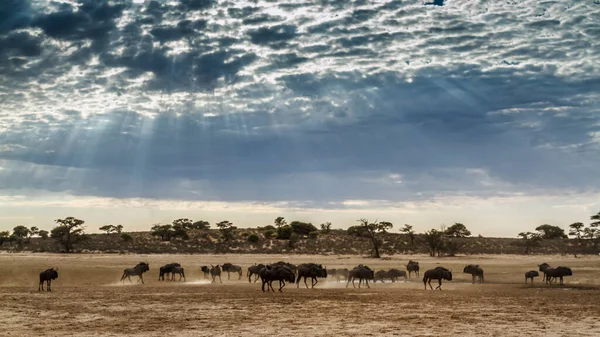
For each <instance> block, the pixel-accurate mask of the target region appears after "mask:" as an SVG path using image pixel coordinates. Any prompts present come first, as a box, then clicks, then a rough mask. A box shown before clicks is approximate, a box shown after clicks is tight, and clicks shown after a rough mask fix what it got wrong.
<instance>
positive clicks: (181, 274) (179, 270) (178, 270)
mask: <svg viewBox="0 0 600 337" xmlns="http://www.w3.org/2000/svg"><path fill="white" fill-rule="evenodd" d="M175 274H179V281H181V278H182V277H183V281H184V282H185V273H184V272H183V267H182V266H174V267H173V269H172V270H171V281H175Z"/></svg>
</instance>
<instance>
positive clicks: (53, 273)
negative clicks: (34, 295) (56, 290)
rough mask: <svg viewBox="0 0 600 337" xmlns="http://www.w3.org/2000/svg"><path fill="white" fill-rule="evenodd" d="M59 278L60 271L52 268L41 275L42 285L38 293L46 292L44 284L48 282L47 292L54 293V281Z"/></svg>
mask: <svg viewBox="0 0 600 337" xmlns="http://www.w3.org/2000/svg"><path fill="white" fill-rule="evenodd" d="M57 278H58V269H54V268H50V269H46V270H44V271H43V272H41V273H40V284H39V285H38V291H40V289H41V291H44V282H46V291H52V287H51V286H52V280H55V279H57Z"/></svg>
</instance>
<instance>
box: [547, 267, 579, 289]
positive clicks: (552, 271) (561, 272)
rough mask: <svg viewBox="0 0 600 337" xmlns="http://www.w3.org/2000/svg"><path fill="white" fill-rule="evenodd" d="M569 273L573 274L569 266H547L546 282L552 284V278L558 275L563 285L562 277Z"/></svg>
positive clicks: (569, 274)
mask: <svg viewBox="0 0 600 337" xmlns="http://www.w3.org/2000/svg"><path fill="white" fill-rule="evenodd" d="M571 275H573V272H572V271H571V268H569V267H561V266H559V267H556V268H548V269H546V284H548V283H549V284H552V280H553V279H555V278H557V277H558V278H559V279H560V285H563V284H564V282H563V277H565V276H571Z"/></svg>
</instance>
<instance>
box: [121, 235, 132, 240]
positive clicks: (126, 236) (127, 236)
mask: <svg viewBox="0 0 600 337" xmlns="http://www.w3.org/2000/svg"><path fill="white" fill-rule="evenodd" d="M121 239H122V240H123V241H125V242H132V241H133V236H131V235H129V234H127V233H121Z"/></svg>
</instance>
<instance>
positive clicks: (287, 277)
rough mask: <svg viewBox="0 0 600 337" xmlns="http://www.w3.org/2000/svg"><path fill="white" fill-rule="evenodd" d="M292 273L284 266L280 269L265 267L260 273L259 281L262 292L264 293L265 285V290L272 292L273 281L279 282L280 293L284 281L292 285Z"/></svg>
mask: <svg viewBox="0 0 600 337" xmlns="http://www.w3.org/2000/svg"><path fill="white" fill-rule="evenodd" d="M294 276H295V275H294V272H293V271H292V270H291V269H290V268H288V267H285V266H282V267H271V266H266V267H265V268H263V269H262V270H261V271H260V279H261V280H262V287H261V289H262V291H263V292H264V291H265V284H266V285H267V290H269V288H271V290H272V291H273V292H275V289H273V281H279V291H282V289H283V287H285V281H288V282H290V283H294Z"/></svg>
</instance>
